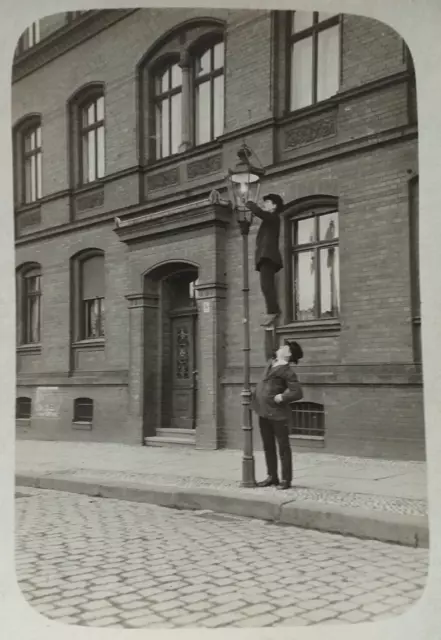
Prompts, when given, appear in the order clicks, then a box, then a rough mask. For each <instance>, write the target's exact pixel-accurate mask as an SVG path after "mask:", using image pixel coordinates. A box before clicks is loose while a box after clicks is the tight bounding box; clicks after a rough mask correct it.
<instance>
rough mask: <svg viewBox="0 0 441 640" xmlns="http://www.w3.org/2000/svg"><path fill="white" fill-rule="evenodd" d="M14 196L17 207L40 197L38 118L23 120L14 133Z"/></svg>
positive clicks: (39, 123) (40, 141)
mask: <svg viewBox="0 0 441 640" xmlns="http://www.w3.org/2000/svg"><path fill="white" fill-rule="evenodd" d="M14 155H15V192H16V193H15V196H16V202H17V204H18V205H25V204H31V203H33V202H37V201H38V200H39V199H40V198H41V197H42V191H43V187H42V140H41V121H40V118H39V117H38V116H32V117H30V118H27V119H25V120H24V121H23V122H22V123H21V124H20V125H19V126H18V127H16V129H15V132H14Z"/></svg>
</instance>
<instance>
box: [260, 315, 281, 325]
mask: <svg viewBox="0 0 441 640" xmlns="http://www.w3.org/2000/svg"><path fill="white" fill-rule="evenodd" d="M278 317H279V314H278V313H270V314H267V315H266V316H265V318H264V320H263V321H262V324H261V325H260V326H261V327H273V326H274V324H275V322H276V320H277V318H278Z"/></svg>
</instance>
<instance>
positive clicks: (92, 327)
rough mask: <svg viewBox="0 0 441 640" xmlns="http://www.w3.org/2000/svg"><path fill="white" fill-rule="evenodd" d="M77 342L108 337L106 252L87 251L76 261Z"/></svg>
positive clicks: (75, 332) (74, 273)
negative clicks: (106, 329)
mask: <svg viewBox="0 0 441 640" xmlns="http://www.w3.org/2000/svg"><path fill="white" fill-rule="evenodd" d="M73 281H74V292H73V293H74V307H75V314H74V319H75V321H74V336H75V342H79V341H82V340H99V339H103V338H104V313H105V274H104V253H103V252H102V251H100V250H97V249H96V250H95V249H94V250H90V251H86V252H84V253H82V254H80V255H79V256H77V257H76V258H74V260H73Z"/></svg>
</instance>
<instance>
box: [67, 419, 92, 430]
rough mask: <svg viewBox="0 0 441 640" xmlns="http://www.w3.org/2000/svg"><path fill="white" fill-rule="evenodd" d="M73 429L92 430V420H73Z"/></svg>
mask: <svg viewBox="0 0 441 640" xmlns="http://www.w3.org/2000/svg"><path fill="white" fill-rule="evenodd" d="M72 429H75V430H76V431H92V423H91V422H75V421H74V422H72Z"/></svg>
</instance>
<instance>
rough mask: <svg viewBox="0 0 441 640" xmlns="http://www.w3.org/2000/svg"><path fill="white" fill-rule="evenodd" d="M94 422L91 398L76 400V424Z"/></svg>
mask: <svg viewBox="0 0 441 640" xmlns="http://www.w3.org/2000/svg"><path fill="white" fill-rule="evenodd" d="M92 420H93V400H91V399H90V398H76V399H75V401H74V422H88V423H91V422H92Z"/></svg>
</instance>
